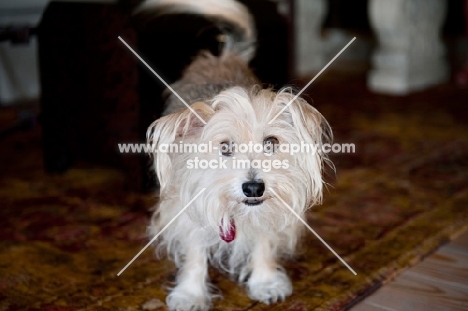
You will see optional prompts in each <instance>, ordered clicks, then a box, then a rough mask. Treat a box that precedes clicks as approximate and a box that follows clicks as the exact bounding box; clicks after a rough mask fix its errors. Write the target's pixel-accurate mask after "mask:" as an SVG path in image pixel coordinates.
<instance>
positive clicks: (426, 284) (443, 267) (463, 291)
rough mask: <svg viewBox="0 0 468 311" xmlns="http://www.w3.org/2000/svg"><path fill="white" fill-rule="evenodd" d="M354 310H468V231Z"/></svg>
mask: <svg viewBox="0 0 468 311" xmlns="http://www.w3.org/2000/svg"><path fill="white" fill-rule="evenodd" d="M351 310H352V311H370V310H386V311H402V310H409V311H412V310H415V311H418V310H422V311H426V310H428V311H429V310H468V231H466V232H465V233H464V234H462V235H461V236H460V237H458V238H457V239H455V240H454V241H453V242H451V243H450V244H448V245H445V246H442V247H441V248H440V249H439V250H438V251H437V252H435V253H434V254H432V255H430V256H429V257H427V258H426V259H425V260H424V261H423V262H421V263H419V264H417V265H416V266H414V267H412V268H410V269H409V270H407V271H405V272H403V273H402V274H401V275H399V276H398V277H397V278H396V279H395V280H393V281H392V282H390V283H389V284H387V285H385V286H384V287H382V288H381V289H380V290H378V291H377V292H375V293H374V294H372V295H371V296H369V297H367V298H366V299H364V300H363V301H362V302H361V303H359V304H358V305H356V306H355V307H353V308H352V309H351Z"/></svg>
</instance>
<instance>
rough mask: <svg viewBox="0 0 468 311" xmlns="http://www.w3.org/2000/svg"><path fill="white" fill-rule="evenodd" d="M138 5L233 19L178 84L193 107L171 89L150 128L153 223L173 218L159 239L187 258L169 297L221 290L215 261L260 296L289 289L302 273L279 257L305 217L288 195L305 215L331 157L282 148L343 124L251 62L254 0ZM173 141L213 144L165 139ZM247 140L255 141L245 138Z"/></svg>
mask: <svg viewBox="0 0 468 311" xmlns="http://www.w3.org/2000/svg"><path fill="white" fill-rule="evenodd" d="M138 10H139V11H146V12H147V13H148V12H156V11H157V14H166V13H167V14H177V13H184V14H203V15H204V16H205V17H206V18H210V19H211V20H212V21H214V22H215V23H216V24H217V25H218V26H219V28H220V29H221V30H223V31H224V35H223V37H224V41H225V45H224V48H223V51H222V53H221V55H219V56H214V55H212V54H211V53H210V52H208V51H202V52H201V53H200V54H199V55H198V56H197V57H196V58H195V59H193V61H192V63H191V64H190V65H189V66H188V68H186V70H185V72H184V74H183V77H182V78H181V79H180V80H179V81H177V82H176V83H174V84H173V85H172V88H173V89H174V90H175V91H176V93H178V94H179V95H180V96H181V97H182V98H183V99H184V100H185V101H186V102H187V103H188V104H190V105H191V106H190V107H191V109H188V108H187V107H185V105H184V104H183V103H182V102H181V101H180V99H179V98H177V96H176V95H174V94H171V95H170V96H169V97H168V99H167V101H166V108H165V112H164V116H163V117H161V118H160V119H158V120H156V121H155V122H154V123H153V124H152V125H151V126H150V127H149V129H148V132H147V137H148V142H149V143H150V144H153V146H155V147H156V148H155V150H156V152H154V154H153V156H154V169H155V171H156V174H157V176H158V179H159V183H160V191H161V196H160V197H161V200H160V202H159V205H158V207H157V209H156V211H155V213H154V215H153V218H152V222H151V234H152V235H153V236H154V235H156V234H158V233H159V232H160V231H161V230H162V229H163V228H165V227H166V226H167V228H166V229H165V230H164V232H163V233H162V234H161V236H160V240H159V244H158V249H163V250H164V251H166V252H167V254H168V255H170V256H171V258H172V259H173V260H174V261H175V263H176V265H177V267H178V275H177V281H176V285H175V286H174V288H172V291H171V293H170V294H169V296H168V297H167V299H166V303H167V305H168V307H169V309H170V310H208V309H209V308H210V307H211V301H212V299H213V298H214V297H215V296H216V295H214V294H213V290H212V286H211V285H210V283H209V279H208V264H212V265H214V266H216V267H218V268H219V269H221V270H223V271H226V272H227V273H229V274H230V275H231V276H233V277H234V278H235V279H236V280H238V281H239V282H240V283H242V284H244V285H245V286H246V289H247V292H248V295H249V297H250V298H252V299H254V300H258V301H261V302H264V303H267V304H269V303H272V302H276V301H280V300H284V299H285V297H287V296H289V295H291V293H292V284H291V281H290V280H289V278H288V276H287V274H286V272H285V271H284V269H283V268H282V267H281V266H280V265H279V264H278V260H279V259H280V258H281V257H285V256H290V255H292V254H293V253H294V250H295V247H296V244H297V242H298V239H299V237H300V235H301V232H302V229H303V225H302V224H301V223H300V222H299V220H298V219H297V217H296V216H295V215H294V214H293V213H292V212H291V211H290V210H289V209H288V208H287V207H286V205H285V203H286V204H287V205H289V206H290V207H291V208H292V209H293V210H294V211H295V212H296V213H297V214H298V215H299V216H301V217H304V216H305V212H306V210H307V209H308V208H310V207H311V206H313V205H315V204H319V203H320V202H321V199H322V187H323V180H322V170H323V166H324V164H325V163H326V161H327V159H326V157H325V155H323V154H321V153H320V152H315V153H297V154H291V153H288V152H281V151H280V150H281V148H280V146H282V145H287V144H296V145H301V143H308V144H315V145H321V144H322V143H324V141H323V140H324V139H327V138H328V137H329V136H330V135H331V132H330V128H329V126H328V124H327V122H326V121H325V119H324V118H323V117H322V115H321V114H320V113H319V112H318V111H317V110H316V109H314V108H313V107H312V106H310V105H309V104H308V103H307V102H306V101H305V100H303V99H301V98H296V99H295V96H294V94H292V91H291V90H290V89H288V88H285V89H283V90H280V91H279V92H275V91H273V90H271V89H263V88H262V87H261V84H260V82H259V81H258V80H257V78H256V77H255V76H254V75H253V73H252V72H251V70H250V69H249V68H248V62H249V60H250V59H251V58H252V56H253V54H254V49H255V48H254V47H255V44H254V43H255V29H254V26H253V21H252V18H251V16H250V14H249V12H248V11H247V9H246V8H245V7H244V6H243V5H242V4H240V3H238V2H236V1H234V0H201V1H200V0H198V1H189V0H187V1H183V0H148V1H146V2H144V3H143V4H142V5H141V6H140V7H139V8H138ZM291 101H292V102H291ZM290 102H291V104H290V105H288V104H289V103H290ZM285 107H286V108H285ZM284 108H285V109H284ZM283 109H284V111H283V112H282V113H280V111H282V110H283ZM194 112H195V113H194ZM279 113H280V114H279ZM277 114H279V115H278V116H277ZM275 116H277V117H276V118H275ZM199 117H200V118H199ZM202 120H203V121H202ZM272 120H273V122H271V121H272ZM205 123H206V124H205ZM170 144H176V145H178V146H182V145H183V146H187V145H190V146H191V147H194V146H201V145H205V146H206V145H209V146H212V148H210V150H205V149H203V150H200V149H202V148H200V149H199V150H195V149H196V148H193V149H192V150H191V151H192V152H187V150H185V149H184V150H178V152H175V150H171V151H172V152H170V151H167V152H163V151H161V150H162V149H163V148H160V147H162V146H164V145H166V146H167V145H170ZM241 145H244V147H245V146H254V148H249V150H246V148H243V150H241V148H240V146H241ZM258 146H260V148H257V147H258ZM252 149H253V150H252ZM184 151H185V152H184ZM203 161H205V162H203ZM240 162H242V164H243V165H239V163H240ZM202 163H205V164H206V163H209V164H210V165H209V166H207V165H206V166H205V167H202V165H201V164H202ZM265 163H269V164H268V165H265ZM197 164H200V166H198V167H197ZM203 189H205V190H204V191H203ZM200 193H201V194H200ZM197 195H198V197H197V198H196V199H195V200H194V201H193V202H191V200H192V199H193V198H194V197H196V196H197ZM190 202H191V203H190ZM188 203H190V205H188ZM187 205H188V207H187V209H186V210H185V211H184V212H183V213H181V211H182V209H183V208H184V207H185V206H187ZM178 214H180V215H179V216H178V217H176V216H177V215H178ZM174 218H175V220H174V221H173V222H172V220H173V219H174Z"/></svg>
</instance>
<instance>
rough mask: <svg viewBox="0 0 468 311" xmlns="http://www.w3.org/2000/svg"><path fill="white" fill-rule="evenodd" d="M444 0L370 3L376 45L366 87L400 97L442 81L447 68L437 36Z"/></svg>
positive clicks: (446, 76)
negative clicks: (376, 38) (377, 44)
mask: <svg viewBox="0 0 468 311" xmlns="http://www.w3.org/2000/svg"><path fill="white" fill-rule="evenodd" d="M446 6H447V4H446V2H445V0H392V1H388V0H371V1H370V2H369V14H370V18H371V24H372V27H373V29H374V31H375V33H376V34H377V37H378V41H379V46H378V48H377V50H376V51H375V52H374V55H373V57H372V65H373V68H372V70H371V71H370V73H369V75H368V86H369V88H370V89H371V90H373V91H376V92H381V93H389V94H398V95H404V94H407V93H410V92H411V91H416V90H420V89H424V88H427V87H429V86H432V85H435V84H438V83H441V82H444V81H446V80H447V79H448V78H449V69H448V65H447V61H446V59H445V47H444V45H443V43H442V41H441V39H440V36H439V33H440V30H441V28H442V24H443V21H444V17H445V13H446Z"/></svg>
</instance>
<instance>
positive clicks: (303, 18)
mask: <svg viewBox="0 0 468 311" xmlns="http://www.w3.org/2000/svg"><path fill="white" fill-rule="evenodd" d="M294 11H295V12H294V33H295V34H296V37H295V44H294V50H295V74H296V75H299V76H304V75H307V74H311V73H314V72H318V71H320V70H321V69H322V68H323V66H324V65H325V64H326V62H325V57H324V49H323V41H322V36H321V30H322V23H323V21H324V19H325V14H326V12H327V1H325V0H295V1H294Z"/></svg>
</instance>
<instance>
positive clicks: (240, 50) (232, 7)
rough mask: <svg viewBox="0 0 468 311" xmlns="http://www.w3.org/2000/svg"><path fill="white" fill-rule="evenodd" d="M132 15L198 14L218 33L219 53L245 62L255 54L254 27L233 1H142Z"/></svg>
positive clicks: (243, 7)
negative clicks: (230, 55) (212, 24)
mask: <svg viewBox="0 0 468 311" xmlns="http://www.w3.org/2000/svg"><path fill="white" fill-rule="evenodd" d="M134 14H151V15H168V14H194V15H200V16H203V17H204V18H206V19H208V20H210V21H211V22H212V23H214V24H215V25H216V26H217V27H218V28H219V30H220V31H221V33H222V36H219V38H218V40H219V41H221V43H223V48H222V52H221V53H227V52H230V53H234V54H236V55H238V56H240V57H242V58H243V59H244V60H246V61H250V60H251V59H252V58H253V56H254V54H255V43H256V30H255V24H254V20H253V17H252V16H251V15H250V13H249V11H248V9H247V7H245V6H244V5H243V4H242V3H240V2H238V1H236V0H146V1H144V2H142V3H141V4H140V5H138V6H137V7H136V9H135V10H134Z"/></svg>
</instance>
